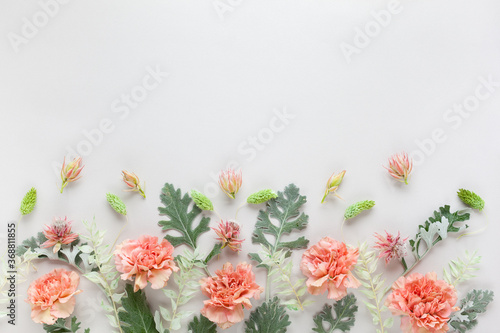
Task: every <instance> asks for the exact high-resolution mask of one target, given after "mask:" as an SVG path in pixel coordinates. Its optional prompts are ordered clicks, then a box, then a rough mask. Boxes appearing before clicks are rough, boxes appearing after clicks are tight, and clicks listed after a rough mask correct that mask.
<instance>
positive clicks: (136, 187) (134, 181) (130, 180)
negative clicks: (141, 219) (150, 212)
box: [122, 170, 146, 198]
mask: <svg viewBox="0 0 500 333" xmlns="http://www.w3.org/2000/svg"><path fill="white" fill-rule="evenodd" d="M122 175H123V181H124V182H125V184H127V186H128V187H129V188H130V189H129V190H128V191H135V192H139V193H140V194H141V195H142V196H143V197H144V198H146V193H144V190H143V189H142V187H141V181H140V180H139V177H138V176H137V175H136V174H135V173H133V172H128V171H127V170H123V171H122Z"/></svg>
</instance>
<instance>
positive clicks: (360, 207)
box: [344, 200, 375, 220]
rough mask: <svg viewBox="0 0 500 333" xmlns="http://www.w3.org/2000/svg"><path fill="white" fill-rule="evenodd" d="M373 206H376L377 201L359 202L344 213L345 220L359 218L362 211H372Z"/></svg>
mask: <svg viewBox="0 0 500 333" xmlns="http://www.w3.org/2000/svg"><path fill="white" fill-rule="evenodd" d="M373 206H375V201H373V200H363V201H358V202H356V203H355V204H352V205H350V206H349V207H347V209H346V210H345V213H344V219H346V220H349V219H352V218H353V217H356V216H358V215H359V214H360V213H361V212H362V211H365V210H369V209H372V208H373Z"/></svg>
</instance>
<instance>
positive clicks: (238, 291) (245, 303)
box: [200, 262, 264, 329]
mask: <svg viewBox="0 0 500 333" xmlns="http://www.w3.org/2000/svg"><path fill="white" fill-rule="evenodd" d="M200 283H201V291H202V292H203V294H204V295H205V296H207V297H209V298H210V299H209V300H206V301H204V303H205V306H204V307H203V309H201V314H202V315H204V316H205V317H207V318H208V319H209V320H211V321H212V322H214V323H216V324H217V325H218V326H219V327H220V328H222V329H226V328H229V327H231V326H232V325H233V324H235V323H238V322H240V321H242V320H243V318H244V314H243V307H245V308H247V309H250V308H252V304H251V303H250V298H252V297H253V298H255V299H259V297H260V293H261V292H262V291H263V290H264V289H263V288H262V287H260V286H259V285H258V284H257V283H255V275H254V273H253V272H252V265H250V264H247V263H246V262H242V263H240V264H239V265H238V266H236V269H235V270H234V269H233V265H231V263H229V262H228V263H226V264H225V265H224V266H223V267H222V270H218V271H217V272H216V276H212V277H208V278H205V279H202V280H201V281H200Z"/></svg>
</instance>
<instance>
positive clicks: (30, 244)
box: [16, 232, 47, 256]
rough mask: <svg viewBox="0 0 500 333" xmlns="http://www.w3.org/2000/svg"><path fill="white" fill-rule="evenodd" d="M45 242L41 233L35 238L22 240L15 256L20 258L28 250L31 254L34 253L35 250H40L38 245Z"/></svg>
mask: <svg viewBox="0 0 500 333" xmlns="http://www.w3.org/2000/svg"><path fill="white" fill-rule="evenodd" d="M46 240H47V238H46V237H45V235H44V234H43V232H39V233H38V234H37V236H36V237H31V238H28V239H25V240H23V242H22V243H21V245H19V246H18V247H17V250H16V254H17V255H18V256H22V255H23V254H25V253H26V251H27V250H28V249H30V250H31V252H35V250H36V249H38V248H40V245H41V244H43V243H44V242H45V241H46Z"/></svg>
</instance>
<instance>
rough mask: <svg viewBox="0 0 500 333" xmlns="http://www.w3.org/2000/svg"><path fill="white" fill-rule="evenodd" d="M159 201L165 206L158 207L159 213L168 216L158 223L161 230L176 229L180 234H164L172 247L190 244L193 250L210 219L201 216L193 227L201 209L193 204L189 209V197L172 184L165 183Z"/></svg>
mask: <svg viewBox="0 0 500 333" xmlns="http://www.w3.org/2000/svg"><path fill="white" fill-rule="evenodd" d="M160 199H161V202H162V203H163V204H164V205H165V207H158V210H159V211H160V215H166V216H168V217H169V218H170V220H167V221H160V222H158V224H159V225H160V226H161V227H162V228H163V230H165V231H167V230H176V231H178V232H180V233H181V235H182V236H172V235H166V236H165V239H167V240H168V241H169V242H170V243H171V244H172V245H173V246H174V247H177V246H179V245H181V244H186V245H188V246H190V247H191V248H192V249H193V250H194V249H196V241H197V239H198V237H199V236H200V235H201V234H202V233H204V232H207V231H209V230H210V228H209V227H208V224H209V222H210V219H209V218H208V217H203V218H202V219H201V221H200V223H199V224H198V225H197V226H196V227H194V228H193V222H194V220H195V219H196V217H197V216H198V215H200V213H201V209H200V208H199V207H198V206H196V205H193V206H192V208H191V210H189V206H190V204H191V198H190V197H189V195H188V194H187V193H186V194H184V196H182V194H181V190H180V189H177V190H176V189H175V188H174V186H173V185H172V184H168V183H167V184H165V186H164V187H163V189H162V193H161V195H160Z"/></svg>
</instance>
